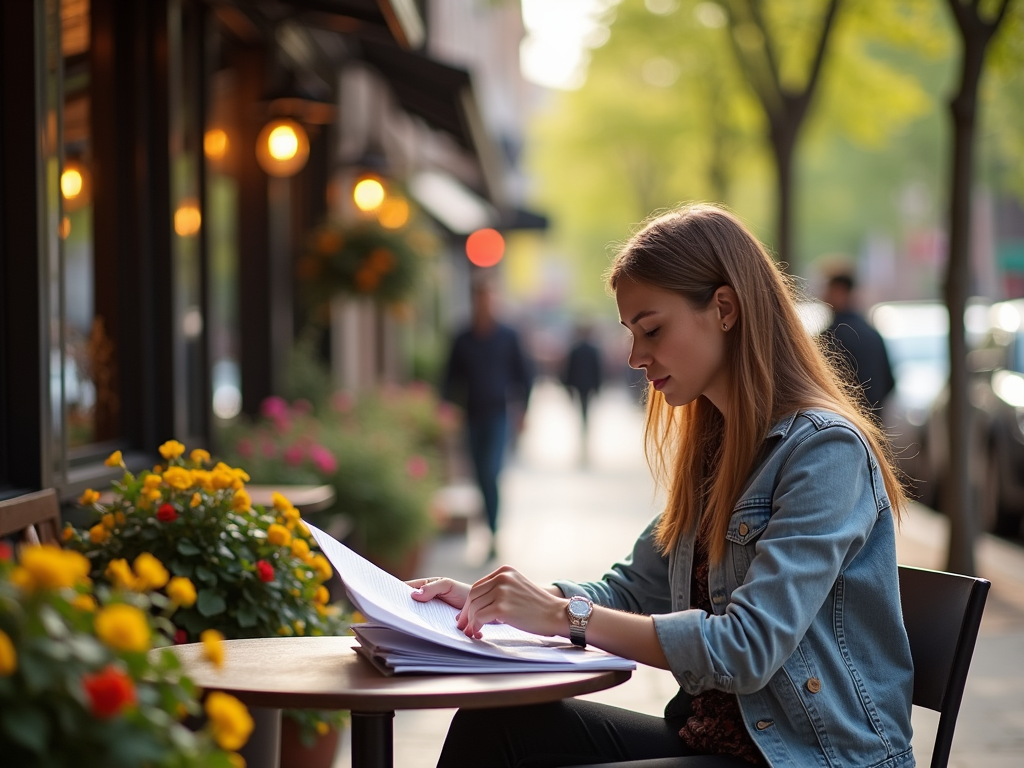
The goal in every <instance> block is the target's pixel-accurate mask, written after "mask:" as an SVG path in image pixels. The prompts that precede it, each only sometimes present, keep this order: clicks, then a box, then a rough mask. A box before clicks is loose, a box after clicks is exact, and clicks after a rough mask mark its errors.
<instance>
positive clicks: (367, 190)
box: [352, 178, 387, 213]
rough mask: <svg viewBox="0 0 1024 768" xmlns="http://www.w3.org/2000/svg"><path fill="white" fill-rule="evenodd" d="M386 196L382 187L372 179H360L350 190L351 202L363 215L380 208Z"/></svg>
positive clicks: (377, 181)
mask: <svg viewBox="0 0 1024 768" xmlns="http://www.w3.org/2000/svg"><path fill="white" fill-rule="evenodd" d="M386 196H387V193H385V191H384V185H383V184H381V183H380V181H379V180H378V179H373V178H367V179H360V180H359V181H358V182H357V183H356V186H355V188H354V189H353V190H352V200H353V201H354V202H355V204H356V208H358V209H359V210H360V211H363V212H364V213H369V212H370V211H375V210H377V209H378V208H380V207H381V205H382V204H383V203H384V198H385V197H386Z"/></svg>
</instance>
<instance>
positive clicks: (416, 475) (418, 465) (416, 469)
mask: <svg viewBox="0 0 1024 768" xmlns="http://www.w3.org/2000/svg"><path fill="white" fill-rule="evenodd" d="M429 470H430V465H429V464H428V463H427V460H426V459H425V458H423V457H422V456H420V455H419V454H416V455H415V456H410V457H409V460H408V461H407V462H405V472H406V474H407V475H409V477H411V478H412V479H413V480H422V479H423V478H424V477H426V476H427V472H428V471H429Z"/></svg>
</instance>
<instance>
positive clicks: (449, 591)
mask: <svg viewBox="0 0 1024 768" xmlns="http://www.w3.org/2000/svg"><path fill="white" fill-rule="evenodd" d="M405 583H406V584H408V585H409V586H410V587H412V588H413V592H412V599H413V600H415V601H417V602H419V603H426V602H428V601H430V600H433V599H434V598H435V597H436V598H437V599H438V600H441V601H442V602H445V603H448V605H450V606H453V607H454V608H461V607H462V606H463V605H465V604H466V597H467V596H468V595H469V584H464V583H462V582H461V581H455V579H446V578H443V577H440V576H431V577H430V578H427V579H413V580H412V581H407V582H405Z"/></svg>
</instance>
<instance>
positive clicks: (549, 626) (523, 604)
mask: <svg viewBox="0 0 1024 768" xmlns="http://www.w3.org/2000/svg"><path fill="white" fill-rule="evenodd" d="M462 586H465V585H462ZM559 594H561V593H559ZM566 602H567V601H566V599H565V598H564V597H560V596H559V597H556V596H555V595H554V594H552V590H550V589H545V588H544V587H539V586H537V585H536V584H534V583H533V582H532V581H530V580H529V579H527V578H526V577H525V576H523V575H522V574H521V573H519V571H517V570H516V569H515V568H512V567H511V566H508V565H503V566H502V567H501V568H499V569H498V570H496V571H494V572H493V573H490V574H488V575H487V576H484V577H483V578H482V579H480V580H479V581H478V582H476V583H475V584H474V585H473V586H472V587H470V588H469V590H468V595H467V596H466V597H465V598H463V605H461V606H456V607H461V608H462V610H461V611H460V613H459V616H458V621H457V622H456V626H457V627H458V628H459V629H460V630H462V631H463V632H464V633H465V635H466V636H467V637H475V638H480V637H482V634H481V632H480V630H481V628H482V627H483V625H484V624H492V623H496V624H509V625H511V626H513V627H516V628H517V629H521V630H523V631H525V632H532V633H534V634H537V635H564V634H566V633H567V632H568V631H569V619H568V617H567V615H566V612H565V605H566ZM451 604H452V605H455V603H451Z"/></svg>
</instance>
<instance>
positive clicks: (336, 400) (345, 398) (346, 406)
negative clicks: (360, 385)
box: [331, 392, 352, 413]
mask: <svg viewBox="0 0 1024 768" xmlns="http://www.w3.org/2000/svg"><path fill="white" fill-rule="evenodd" d="M331 408H333V409H334V410H335V411H336V412H338V413H348V412H349V411H351V410H352V395H350V394H349V393H348V392H335V393H334V394H333V395H331Z"/></svg>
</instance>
